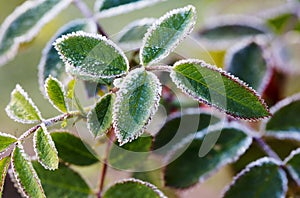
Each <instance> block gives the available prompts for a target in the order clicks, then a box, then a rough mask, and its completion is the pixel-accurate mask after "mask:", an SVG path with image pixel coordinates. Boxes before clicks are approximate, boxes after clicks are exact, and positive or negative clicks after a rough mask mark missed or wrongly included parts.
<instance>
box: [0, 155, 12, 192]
mask: <svg viewBox="0 0 300 198" xmlns="http://www.w3.org/2000/svg"><path fill="white" fill-rule="evenodd" d="M9 162H10V156H7V157H2V158H1V159H0V174H1V177H0V197H2V191H3V185H4V181H5V176H6V173H7V170H8V166H9Z"/></svg>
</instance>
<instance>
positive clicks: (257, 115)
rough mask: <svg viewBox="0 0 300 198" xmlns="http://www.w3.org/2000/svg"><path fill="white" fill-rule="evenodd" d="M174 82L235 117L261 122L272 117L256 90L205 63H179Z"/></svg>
mask: <svg viewBox="0 0 300 198" xmlns="http://www.w3.org/2000/svg"><path fill="white" fill-rule="evenodd" d="M171 78H172V80H173V81H174V83H175V84H176V85H177V87H179V88H181V89H182V91H183V92H185V93H186V94H188V95H189V96H192V97H193V98H194V99H196V100H198V101H199V102H204V103H206V104H208V105H211V106H213V107H216V108H217V109H219V110H221V111H225V112H226V113H227V114H229V115H231V116H233V117H236V118H241V119H246V120H257V119H261V118H265V117H268V116H269V115H270V113H269V111H268V110H267V107H266V105H265V103H264V102H263V100H262V99H261V98H260V97H259V96H258V95H257V93H256V92H255V91H254V90H253V89H251V88H250V87H247V86H246V85H245V83H243V82H242V81H240V80H239V79H237V78H235V77H233V76H231V75H229V74H228V73H226V72H225V71H222V70H221V69H218V68H217V67H214V66H211V65H209V64H207V63H205V62H203V61H200V60H193V59H192V60H183V61H178V62H176V63H175V65H174V67H173V71H172V72H171Z"/></svg>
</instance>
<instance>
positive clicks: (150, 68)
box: [145, 65, 172, 72]
mask: <svg viewBox="0 0 300 198" xmlns="http://www.w3.org/2000/svg"><path fill="white" fill-rule="evenodd" d="M145 69H146V70H147V71H166V72H171V71H172V67H171V66H167V65H156V66H147V67H145Z"/></svg>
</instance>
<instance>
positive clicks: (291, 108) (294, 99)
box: [262, 94, 300, 140]
mask: <svg viewBox="0 0 300 198" xmlns="http://www.w3.org/2000/svg"><path fill="white" fill-rule="evenodd" d="M270 111H271V113H272V114H273V116H272V117H270V119H268V120H266V121H265V122H264V124H263V125H262V130H265V131H266V132H267V133H266V135H267V136H273V137H277V138H292V139H297V140H300V118H299V111H300V94H296V95H294V96H291V97H288V98H286V99H284V100H282V101H280V102H278V103H277V104H276V105H275V106H273V107H272V108H271V109H270Z"/></svg>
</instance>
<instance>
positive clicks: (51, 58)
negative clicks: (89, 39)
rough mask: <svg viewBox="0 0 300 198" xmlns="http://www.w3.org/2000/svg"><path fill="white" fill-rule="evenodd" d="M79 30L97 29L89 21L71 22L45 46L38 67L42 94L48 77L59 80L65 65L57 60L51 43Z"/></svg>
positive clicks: (92, 30)
mask: <svg viewBox="0 0 300 198" xmlns="http://www.w3.org/2000/svg"><path fill="white" fill-rule="evenodd" d="M79 30H84V31H86V32H96V31H97V28H96V26H95V23H94V22H91V21H90V20H83V19H79V20H73V21H71V22H69V23H67V24H66V25H64V26H63V27H62V28H60V29H59V30H58V31H57V32H56V34H55V35H54V36H53V37H52V38H51V39H50V41H49V42H48V43H47V45H46V46H45V48H44V50H43V52H42V57H41V60H40V63H39V66H38V70H39V73H38V74H39V84H40V88H41V90H42V92H44V82H45V80H46V79H47V78H48V77H49V76H50V75H51V76H53V77H54V78H57V79H61V78H62V76H63V74H64V71H65V65H64V63H63V61H62V60H61V59H60V58H59V55H58V53H57V51H56V50H55V48H54V46H53V42H54V41H55V40H56V39H57V38H59V37H61V36H62V35H64V34H69V33H72V32H76V31H79Z"/></svg>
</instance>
